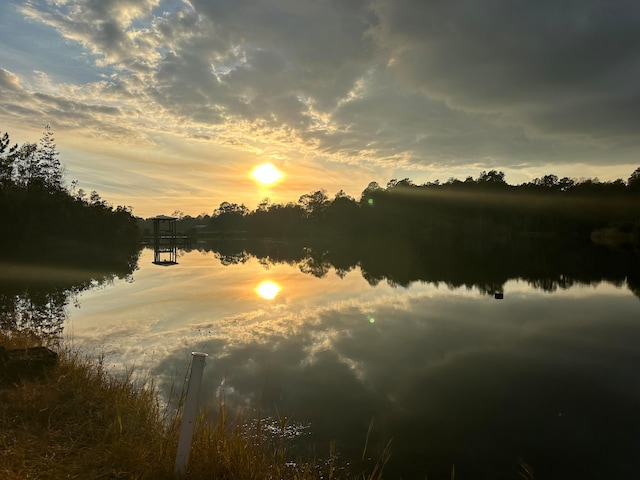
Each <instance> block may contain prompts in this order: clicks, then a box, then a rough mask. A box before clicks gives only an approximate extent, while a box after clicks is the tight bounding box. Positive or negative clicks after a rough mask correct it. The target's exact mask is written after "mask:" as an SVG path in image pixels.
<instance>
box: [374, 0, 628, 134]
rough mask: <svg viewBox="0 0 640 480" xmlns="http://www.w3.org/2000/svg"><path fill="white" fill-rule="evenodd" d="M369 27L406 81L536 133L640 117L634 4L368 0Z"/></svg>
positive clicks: (596, 127)
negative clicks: (375, 24) (377, 22)
mask: <svg viewBox="0 0 640 480" xmlns="http://www.w3.org/2000/svg"><path fill="white" fill-rule="evenodd" d="M374 3H375V4H376V11H377V12H378V14H379V15H380V17H381V18H382V23H381V26H380V28H379V29H378V31H377V32H376V38H378V40H379V43H380V45H381V46H383V47H386V48H388V49H389V51H390V55H391V56H392V57H394V66H393V68H394V70H396V71H397V73H398V75H399V77H400V78H402V80H403V81H404V82H406V84H407V85H409V86H411V87H412V88H419V89H421V90H422V91H424V92H425V93H426V94H428V95H432V96H436V97H438V98H443V99H445V100H446V101H447V102H448V103H449V104H450V105H452V106H454V107H458V108H463V109H470V110H472V111H481V112H497V113H502V114H505V115H506V116H507V117H508V118H509V120H516V121H520V122H523V123H524V124H526V125H528V126H532V127H534V128H535V129H537V130H540V131H543V132H567V133H572V134H573V133H577V134H585V135H595V136H598V137H600V136H605V137H615V136H617V135H620V134H622V135H629V134H632V132H633V131H637V130H638V127H639V126H640V116H638V115H637V114H636V115H634V114H633V112H634V111H636V112H637V107H638V102H639V101H640V89H639V88H638V80H639V79H640V57H639V56H638V53H637V52H638V50H639V49H640V33H639V30H638V23H639V21H640V4H638V2H635V1H632V0H629V1H615V2H603V1H598V0H591V1H569V2H557V1H550V0H545V1H539V2H528V1H524V0H518V1H511V0H489V1H484V2H477V1H471V0H469V1H462V2H442V1H419V0H415V1H413V0H400V1H393V2H387V1H384V0H382V1H376V2H374Z"/></svg>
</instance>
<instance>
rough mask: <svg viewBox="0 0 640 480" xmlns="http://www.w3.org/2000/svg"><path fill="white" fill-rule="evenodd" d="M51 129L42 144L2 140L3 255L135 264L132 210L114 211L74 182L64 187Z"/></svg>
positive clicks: (0, 200)
mask: <svg viewBox="0 0 640 480" xmlns="http://www.w3.org/2000/svg"><path fill="white" fill-rule="evenodd" d="M59 157H60V153H59V152H58V150H57V147H56V144H55V139H54V135H53V131H52V129H51V127H50V126H49V125H47V126H46V127H45V129H44V133H43V136H42V138H41V139H40V141H39V142H38V143H25V144H23V145H21V146H18V145H17V144H13V145H12V144H11V141H10V138H9V134H8V133H4V135H2V137H0V219H1V221H2V223H3V224H4V226H5V227H4V228H3V229H2V234H1V235H0V256H10V257H11V258H17V257H25V258H31V259H37V260H43V259H50V260H64V261H71V260H83V261H87V260H91V261H92V263H100V262H102V261H106V262H110V261H112V260H115V259H117V260H118V261H125V262H127V263H131V262H133V261H134V260H133V257H135V256H136V254H137V244H138V240H139V231H138V226H137V222H136V219H135V217H134V216H133V215H132V213H131V208H130V207H123V206H117V207H115V208H114V207H113V206H111V205H109V204H108V203H107V202H106V201H105V200H103V199H102V198H101V197H100V195H99V194H98V193H97V192H95V191H93V192H91V193H90V194H87V193H86V192H85V191H84V190H83V189H78V188H77V186H78V185H77V182H76V181H73V182H71V184H70V185H69V186H67V185H66V184H65V170H64V166H63V164H62V163H61V162H60V158H59Z"/></svg>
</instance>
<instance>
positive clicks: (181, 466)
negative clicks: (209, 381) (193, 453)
mask: <svg viewBox="0 0 640 480" xmlns="http://www.w3.org/2000/svg"><path fill="white" fill-rule="evenodd" d="M191 356H192V359H191V374H190V375H189V384H188V386H187V398H186V399H185V401H184V406H183V409H182V424H181V425H180V437H179V438H178V451H177V453H176V463H175V466H174V469H173V470H174V473H175V475H176V478H180V477H181V476H182V475H184V473H185V472H186V469H187V463H188V462H189V452H190V450H191V440H192V439H193V429H194V427H195V424H196V417H197V415H198V395H199V394H200V385H201V383H202V370H203V369H204V360H205V358H207V357H208V356H209V355H208V354H206V353H201V352H191Z"/></svg>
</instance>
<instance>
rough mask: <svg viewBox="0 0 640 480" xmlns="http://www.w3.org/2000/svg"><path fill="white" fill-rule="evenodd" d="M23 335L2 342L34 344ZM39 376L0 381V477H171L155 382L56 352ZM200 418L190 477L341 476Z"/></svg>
mask: <svg viewBox="0 0 640 480" xmlns="http://www.w3.org/2000/svg"><path fill="white" fill-rule="evenodd" d="M37 343H38V342H37V338H34V337H30V336H28V335H23V336H13V337H7V336H6V335H5V334H2V332H0V345H4V346H6V347H7V348H23V347H27V346H33V345H34V344H37ZM59 355H60V357H59V361H58V365H57V366H56V367H55V368H54V369H52V370H51V371H49V372H48V373H47V374H46V375H45V376H43V377H40V378H36V379H31V380H22V381H20V382H19V383H18V384H13V385H7V384H4V385H0V478H3V479H7V480H13V479H16V480H18V479H20V480H24V479H62V478H77V479H118V478H122V479H154V480H158V479H159V480H162V479H173V478H174V475H173V467H174V461H175V454H176V447H177V443H178V431H179V421H180V419H179V417H178V416H172V417H170V418H167V414H166V413H165V411H164V410H163V409H162V408H161V406H160V404H159V401H158V397H157V395H156V392H155V390H154V388H153V385H151V384H149V383H147V384H144V383H142V384H140V383H136V382H134V381H133V380H132V378H131V375H125V377H124V378H116V377H114V376H112V375H110V374H109V373H108V372H107V371H106V369H105V368H104V366H103V364H102V362H101V360H100V359H97V360H91V359H87V358H84V357H82V356H80V355H79V354H77V353H73V352H69V351H66V350H62V351H60V353H59ZM221 413H222V415H221V416H220V419H218V420H217V421H213V420H212V419H210V418H206V417H205V416H203V415H201V416H200V418H199V420H198V422H197V426H196V431H195V433H194V438H193V444H192V450H191V455H190V460H189V464H188V466H187V474H186V476H185V477H186V478H189V479H196V480H197V479H214V478H215V479H229V480H240V479H243V480H244V479H256V480H257V479H261V480H262V479H269V478H273V479H300V480H306V479H319V478H325V479H326V478H329V479H331V478H338V475H337V473H338V470H337V469H336V466H335V464H334V463H332V462H324V463H321V464H319V463H317V462H314V461H313V459H312V460H311V461H306V462H305V461H295V462H293V461H291V460H292V459H290V458H288V457H287V451H286V446H285V443H284V442H267V441H263V440H262V436H261V435H260V421H259V420H257V421H255V422H254V427H253V428H254V429H255V434H252V433H251V432H248V431H247V428H246V427H242V424H241V422H236V423H235V425H237V426H229V425H228V422H227V420H226V418H225V415H224V411H223V412H221ZM388 455H389V452H388V449H387V450H385V452H383V454H382V455H381V457H380V460H379V461H378V462H377V464H375V465H374V466H373V467H372V468H370V470H371V471H370V473H369V474H363V473H355V474H354V473H353V472H347V471H341V475H340V477H343V478H344V477H349V478H361V479H363V478H366V479H375V478H381V471H382V467H383V466H384V463H385V462H386V460H387V459H388Z"/></svg>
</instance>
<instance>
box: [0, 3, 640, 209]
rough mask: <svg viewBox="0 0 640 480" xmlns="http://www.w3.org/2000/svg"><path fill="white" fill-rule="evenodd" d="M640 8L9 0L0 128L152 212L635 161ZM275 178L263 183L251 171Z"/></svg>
mask: <svg viewBox="0 0 640 480" xmlns="http://www.w3.org/2000/svg"><path fill="white" fill-rule="evenodd" d="M638 25H640V2H638V1H637V0H599V1H597V0H538V1H535V2H534V1H526V0H458V1H455V2H453V1H445V0H191V1H186V0H22V1H19V0H3V1H2V2H0V133H2V132H8V133H9V135H10V137H11V140H12V142H13V143H19V144H22V143H25V142H37V141H38V140H39V139H40V137H41V136H42V132H43V130H44V127H45V125H47V124H49V125H50V126H51V128H52V130H53V132H54V135H55V139H56V144H57V146H58V150H59V151H60V153H61V161H62V162H63V163H64V165H65V167H66V171H67V180H68V182H70V181H71V180H77V181H78V187H79V188H83V189H84V190H85V191H87V192H90V191H91V190H96V191H97V192H98V193H99V194H100V195H101V196H102V197H103V198H104V199H105V200H107V201H108V202H110V203H111V204H113V205H114V206H115V205H127V206H131V207H133V213H134V214H135V215H138V216H142V217H148V216H153V215H157V214H171V213H172V212H174V211H175V210H180V211H182V212H184V213H186V214H189V215H193V216H195V215H198V214H201V213H208V214H211V213H212V212H213V210H214V209H215V208H217V207H218V206H219V204H220V203H221V202H223V201H228V202H232V203H244V204H245V205H246V206H247V207H249V208H250V209H253V208H255V207H256V206H257V204H258V203H259V202H260V201H261V200H263V199H264V198H265V197H268V198H269V199H270V200H271V201H272V202H276V203H286V202H288V201H293V202H296V201H297V199H298V198H299V197H300V196H301V195H303V194H305V193H309V192H311V191H315V190H319V189H324V190H326V192H327V194H328V195H329V197H333V195H334V194H335V193H337V192H338V191H339V190H341V189H342V190H344V191H345V192H346V193H347V194H349V195H351V196H353V197H354V198H356V199H359V197H360V193H361V192H362V190H364V189H365V188H366V186H367V185H368V184H369V182H371V181H376V182H378V183H380V184H381V185H383V186H384V185H386V183H387V182H388V181H389V180H391V179H393V178H397V179H402V178H410V179H411V180H412V181H413V182H414V183H416V184H421V183H425V182H428V181H435V180H440V181H446V180H448V179H449V178H451V177H456V178H460V179H464V178H466V177H467V176H469V175H471V176H473V177H477V176H478V175H479V173H480V172H482V171H483V170H491V169H496V170H502V171H504V172H505V174H506V181H507V182H508V183H511V184H519V183H522V182H526V181H529V180H531V179H533V178H535V177H541V176H543V175H546V174H550V173H553V174H556V175H558V176H561V177H562V176H568V177H571V178H576V179H580V178H594V177H597V178H599V179H600V180H603V181H605V180H615V179H617V178H622V179H623V180H626V179H627V178H628V177H629V176H630V174H631V173H632V172H633V171H634V170H635V169H636V168H637V167H638V166H640V53H639V52H640V28H638ZM265 163H270V164H272V165H273V166H274V167H275V168H277V169H278V170H279V171H280V172H281V173H282V177H281V179H280V180H279V181H277V182H275V183H273V184H271V185H265V184H262V183H260V182H258V181H256V180H255V179H254V178H253V177H252V175H251V174H252V171H253V169H254V168H255V167H256V166H258V165H262V164H265Z"/></svg>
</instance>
